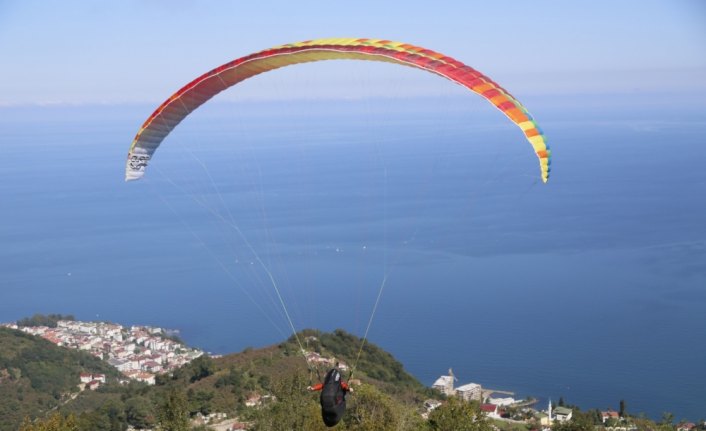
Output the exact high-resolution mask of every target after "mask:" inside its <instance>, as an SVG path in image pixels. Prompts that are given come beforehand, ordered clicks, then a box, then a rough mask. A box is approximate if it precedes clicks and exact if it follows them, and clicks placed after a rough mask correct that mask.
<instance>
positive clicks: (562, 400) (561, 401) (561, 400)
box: [559, 397, 564, 407]
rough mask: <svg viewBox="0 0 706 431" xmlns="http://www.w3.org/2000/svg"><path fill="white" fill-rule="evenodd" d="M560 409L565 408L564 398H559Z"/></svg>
mask: <svg viewBox="0 0 706 431" xmlns="http://www.w3.org/2000/svg"><path fill="white" fill-rule="evenodd" d="M559 407H564V397H559Z"/></svg>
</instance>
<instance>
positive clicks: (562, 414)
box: [554, 407, 574, 422]
mask: <svg viewBox="0 0 706 431" xmlns="http://www.w3.org/2000/svg"><path fill="white" fill-rule="evenodd" d="M573 414H574V412H573V411H572V410H571V409H569V408H566V407H556V408H554V419H555V420H557V421H559V422H566V421H569V420H571V417H572V416H573Z"/></svg>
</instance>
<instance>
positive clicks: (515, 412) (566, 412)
mask: <svg viewBox="0 0 706 431" xmlns="http://www.w3.org/2000/svg"><path fill="white" fill-rule="evenodd" d="M456 381H457V378H456V376H455V375H454V373H453V370H452V369H449V372H448V374H446V375H442V376H440V377H439V378H438V379H436V381H434V383H433V384H432V388H433V389H436V390H437V391H439V392H441V393H442V394H444V395H446V396H447V397H450V396H456V397H458V398H460V399H462V400H465V401H477V402H479V403H480V409H481V411H482V412H483V413H485V415H486V416H487V417H488V418H490V419H492V420H495V421H498V422H497V423H496V426H495V429H501V428H502V427H499V426H498V424H499V423H500V422H504V423H505V424H507V425H509V428H511V425H512V424H525V425H529V426H531V427H533V428H532V429H538V430H542V431H550V430H551V429H552V427H554V426H555V425H558V424H563V423H566V422H570V421H571V420H572V419H573V416H574V410H573V409H572V408H570V407H568V406H564V405H562V404H563V402H562V401H559V405H554V404H553V403H552V400H551V399H550V400H548V402H547V405H546V408H545V409H543V410H542V409H536V408H533V406H534V405H535V404H537V400H536V399H535V398H527V399H524V400H516V399H515V398H513V397H512V395H514V393H512V392H509V391H503V390H495V389H487V388H483V387H482V386H481V385H480V384H479V383H466V384H463V385H460V386H455V385H454V384H455V382H456ZM498 394H499V395H505V396H500V397H498V396H495V395H498ZM507 395H510V396H507ZM441 404H442V402H441V401H439V400H433V399H429V400H426V401H425V402H424V408H425V412H424V413H423V414H422V416H424V417H425V418H428V417H429V413H431V411H433V410H434V409H436V408H438V407H439V406H441ZM597 414H598V415H599V418H597V419H598V420H599V422H598V423H601V425H602V427H603V428H605V429H608V430H614V431H634V430H638V429H639V428H638V426H637V425H636V424H635V423H634V422H633V421H631V420H630V419H629V418H628V417H626V415H625V414H624V413H623V412H622V411H616V410H613V409H607V410H604V411H600V412H597ZM702 425H703V426H706V422H704V423H703V424H702ZM698 428H699V425H698V424H696V423H694V422H689V421H682V422H680V423H678V424H677V425H676V427H675V428H674V429H675V430H676V431H694V430H696V429H698ZM503 429H504V428H503Z"/></svg>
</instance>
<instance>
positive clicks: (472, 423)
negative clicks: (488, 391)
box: [429, 397, 491, 431]
mask: <svg viewBox="0 0 706 431" xmlns="http://www.w3.org/2000/svg"><path fill="white" fill-rule="evenodd" d="M429 426H430V428H431V429H432V430H435V431H437V430H438V431H446V430H455V431H490V430H491V426H490V423H489V422H488V419H487V418H486V417H485V415H484V414H483V413H482V412H481V410H480V405H479V404H478V402H476V401H471V402H467V401H463V400H461V399H459V398H458V397H449V399H448V400H447V401H446V403H444V404H442V405H441V406H439V407H438V408H436V409H434V411H432V412H431V413H430V414H429Z"/></svg>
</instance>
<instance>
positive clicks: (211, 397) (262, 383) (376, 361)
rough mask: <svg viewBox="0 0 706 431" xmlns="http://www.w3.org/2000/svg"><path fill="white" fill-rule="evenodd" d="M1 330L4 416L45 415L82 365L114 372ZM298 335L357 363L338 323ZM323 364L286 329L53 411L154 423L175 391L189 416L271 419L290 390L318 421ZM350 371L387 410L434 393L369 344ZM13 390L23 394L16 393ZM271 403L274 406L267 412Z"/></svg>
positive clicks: (87, 419) (102, 423)
mask: <svg viewBox="0 0 706 431" xmlns="http://www.w3.org/2000/svg"><path fill="white" fill-rule="evenodd" d="M0 335H1V336H2V338H0V345H1V346H2V347H1V348H0V369H1V370H5V371H4V374H2V375H4V376H5V377H4V378H3V381H2V383H1V384H0V389H1V390H2V393H3V395H2V397H3V398H2V399H0V404H1V405H2V406H7V408H6V410H8V412H2V414H6V413H7V414H10V416H7V417H11V418H12V423H13V424H19V423H20V422H21V420H22V418H23V417H25V416H30V417H32V418H35V417H43V416H44V415H45V414H46V412H47V411H49V410H51V409H52V408H53V407H55V406H56V405H57V404H59V402H60V399H62V394H66V393H67V392H71V391H75V388H76V385H77V384H78V374H79V373H80V372H84V371H97V372H104V373H106V374H109V373H111V372H112V373H113V374H114V375H115V374H116V372H115V371H110V370H112V369H109V368H108V366H107V365H104V364H103V363H102V362H100V361H98V360H97V359H94V358H93V357H90V356H87V355H84V354H81V353H80V352H77V351H71V350H68V349H63V348H59V347H56V346H54V345H52V344H50V343H49V342H46V341H45V340H42V339H39V338H36V337H32V336H29V335H25V334H24V333H21V332H18V331H9V330H3V332H1V333H0ZM299 338H300V340H301V341H302V342H305V343H306V349H307V350H309V351H313V352H317V353H319V354H320V355H321V357H324V358H331V357H335V358H336V360H338V361H341V362H345V363H346V364H348V365H349V366H350V365H353V364H354V362H355V359H356V357H357V356H358V352H359V351H360V347H361V340H360V339H359V338H358V337H355V336H353V335H351V334H348V333H346V332H345V331H342V330H337V331H334V332H333V333H322V332H319V331H313V330H306V331H303V332H302V333H300V334H299ZM327 368H328V366H325V365H321V366H320V368H319V370H318V371H319V372H310V371H309V370H308V369H307V364H306V361H305V360H304V358H303V356H302V354H301V352H300V349H299V344H298V342H297V341H296V339H295V338H294V337H291V338H290V339H289V340H286V341H284V342H282V343H280V344H278V345H274V346H269V347H265V348H261V349H251V348H248V349H245V350H244V351H243V352H240V353H235V354H229V355H225V356H222V357H218V358H211V357H208V356H204V357H201V358H198V359H197V360H195V361H193V362H192V363H190V364H188V365H186V366H184V367H182V368H181V369H179V370H177V371H175V372H174V373H172V374H171V375H163V376H158V379H157V384H156V385H155V386H147V385H145V384H141V383H131V384H130V385H126V386H122V385H118V384H115V383H113V384H107V385H105V386H102V387H100V388H99V389H98V390H96V391H83V392H81V393H80V394H78V395H77V396H75V397H74V399H71V400H69V401H67V402H62V403H61V404H62V405H61V407H60V408H59V409H58V410H57V411H59V412H61V413H62V414H64V415H68V414H73V416H74V417H75V418H76V421H77V424H78V429H80V430H95V429H106V430H108V429H109V430H112V429H115V430H124V429H125V428H126V427H127V425H132V426H134V427H137V428H142V427H154V426H155V425H156V424H157V422H158V420H159V417H160V408H161V406H163V405H164V403H165V401H166V400H168V399H171V398H174V397H175V396H176V397H177V398H178V397H181V398H182V399H183V402H184V404H185V406H184V410H185V413H186V414H187V415H188V416H191V417H195V416H197V415H198V414H199V413H201V414H204V415H207V414H209V413H214V412H223V413H226V414H228V415H229V416H231V417H233V416H236V415H237V416H238V417H241V418H243V420H249V421H251V422H257V421H258V420H263V416H258V415H262V414H265V416H264V418H265V419H268V418H270V419H271V418H272V417H275V416H276V415H277V414H281V413H277V411H278V409H282V408H285V407H287V406H288V405H289V404H288V402H287V397H289V398H292V397H294V398H292V399H297V400H298V401H297V402H298V403H300V404H301V403H304V405H306V406H308V407H307V408H309V409H310V410H311V415H310V419H311V420H313V421H314V422H317V423H318V422H319V421H320V420H319V419H320V418H319V417H318V415H319V413H318V410H317V408H318V407H317V406H318V402H317V399H318V398H317V396H318V395H317V394H315V393H309V392H308V391H307V390H306V387H307V386H308V385H310V384H312V383H315V382H316V381H317V379H318V376H319V374H320V375H323V374H324V373H325V372H326V369H327ZM0 373H2V371H0ZM346 375H347V374H346ZM354 378H356V379H359V380H361V381H362V382H363V386H361V388H363V387H367V389H361V392H360V395H359V396H360V397H361V399H365V397H368V398H367V399H373V400H379V399H383V398H384V400H386V401H385V402H386V403H387V408H388V409H390V410H391V411H401V410H404V411H405V412H411V411H413V409H415V408H418V407H419V406H420V405H421V403H422V401H423V400H424V399H425V398H429V397H430V396H435V395H434V393H433V392H432V391H430V390H429V389H427V388H424V387H423V386H422V385H421V384H420V383H419V382H418V381H417V380H416V379H414V378H413V377H412V376H411V375H409V374H408V373H407V372H406V371H405V370H404V368H403V366H402V364H401V363H399V362H398V361H397V360H395V359H394V358H393V357H392V355H390V354H389V353H387V352H385V351H384V350H382V349H380V348H378V347H377V346H375V345H373V344H366V345H365V346H364V347H363V349H362V351H361V353H360V360H359V362H358V367H357V369H356V371H355V376H354ZM175 394H176V395H175ZM269 394H276V396H277V399H278V400H280V401H278V402H277V403H275V404H276V407H272V406H271V407H268V408H263V409H254V408H248V407H246V405H245V402H246V400H248V398H251V397H253V396H257V395H269ZM18 395H21V399H19V400H18V398H17V397H18ZM170 397H171V398H170ZM376 402H377V401H376ZM395 406H398V407H395ZM270 408H273V409H274V410H273V411H272V412H270V410H269V409H270ZM307 411H308V410H307ZM291 414H295V413H290V416H291ZM301 414H302V413H301V412H298V413H296V414H295V415H301ZM0 417H1V416H0ZM10 429H12V430H14V429H17V426H16V425H14V428H13V427H12V426H9V427H5V428H2V427H0V431H5V430H10ZM260 429H269V428H267V427H266V426H265V427H264V428H260Z"/></svg>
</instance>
